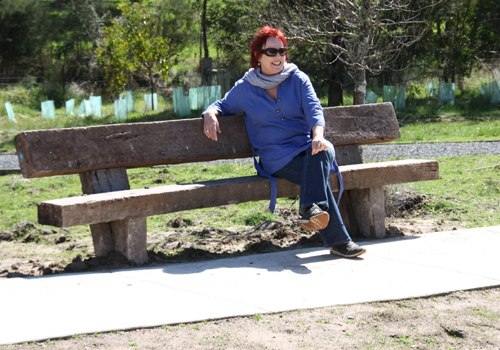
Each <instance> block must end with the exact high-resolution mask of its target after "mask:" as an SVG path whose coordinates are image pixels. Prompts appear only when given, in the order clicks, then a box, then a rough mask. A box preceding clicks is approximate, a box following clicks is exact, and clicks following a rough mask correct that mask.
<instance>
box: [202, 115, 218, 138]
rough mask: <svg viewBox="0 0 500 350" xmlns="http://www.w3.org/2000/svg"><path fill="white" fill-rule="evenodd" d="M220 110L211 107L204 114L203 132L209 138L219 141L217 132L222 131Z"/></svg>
mask: <svg viewBox="0 0 500 350" xmlns="http://www.w3.org/2000/svg"><path fill="white" fill-rule="evenodd" d="M219 114H220V112H219V111H218V110H216V109H209V110H208V111H206V112H205V113H204V114H203V132H204V133H205V136H206V137H208V138H209V139H212V140H214V141H217V134H218V133H219V134H220V133H221V130H220V128H219V121H218V120H217V116H218V115H219Z"/></svg>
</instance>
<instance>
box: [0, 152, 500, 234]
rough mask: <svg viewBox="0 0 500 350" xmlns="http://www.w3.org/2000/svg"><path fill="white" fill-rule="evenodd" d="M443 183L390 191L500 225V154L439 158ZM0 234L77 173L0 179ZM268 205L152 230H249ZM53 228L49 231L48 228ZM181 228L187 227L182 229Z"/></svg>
mask: <svg viewBox="0 0 500 350" xmlns="http://www.w3.org/2000/svg"><path fill="white" fill-rule="evenodd" d="M438 160H439V166H440V179H439V180H435V181H426V182H415V183H410V184H404V185H395V186H390V187H389V193H390V194H394V193H397V192H401V191H412V192H415V193H418V194H425V195H427V196H429V197H430V198H431V200H430V201H429V202H428V203H427V204H426V205H425V206H424V210H423V212H422V213H421V215H432V217H433V220H435V221H439V220H444V221H453V222H457V225H461V226H463V227H468V228H473V227H483V226H494V225H500V215H499V213H498V208H499V207H500V166H499V164H500V156H463V157H444V158H439V159H438ZM253 174H255V170H254V169H253V165H252V164H250V163H247V164H241V165H238V164H232V163H229V164H220V165H203V166H199V165H197V166H168V167H158V168H141V169H131V170H129V178H130V184H131V188H141V187H153V186H158V185H167V184H176V183H189V182H195V181H205V180H212V179H219V178H226V177H228V176H234V177H236V176H247V175H253ZM0 189H1V190H0V231H2V230H12V229H13V227H15V226H16V225H17V224H18V223H20V222H22V221H31V222H35V223H36V222H37V204H39V203H40V202H41V201H43V200H50V199H56V198H64V197H72V196H78V195H80V194H81V187H80V181H79V177H78V176H77V175H66V176H57V177H51V178H35V179H25V178H23V177H22V175H20V174H10V175H4V176H0ZM296 200H297V199H296V198H280V199H278V207H289V206H294V207H296V206H297V203H296ZM268 205H269V202H268V201H258V202H248V203H241V204H236V205H227V206H224V207H215V208H206V209H197V210H190V211H185V212H180V213H170V214H166V215H158V216H152V217H149V218H148V232H153V231H159V230H168V229H172V226H174V227H175V225H174V224H173V223H174V222H175V221H176V220H177V221H178V219H179V218H181V219H182V221H183V222H187V223H188V224H191V225H193V226H203V227H207V226H211V227H214V228H221V229H224V228H229V227H232V228H235V229H242V230H244V229H246V228H248V226H254V225H256V224H258V223H260V222H262V221H264V220H272V221H279V220H280V218H279V217H277V216H276V215H275V214H271V213H270V212H269V211H268V210H267V207H268ZM47 228H49V227H47ZM181 229H182V228H181ZM71 233H72V234H75V235H85V234H89V229H88V227H87V226H78V227H74V228H71Z"/></svg>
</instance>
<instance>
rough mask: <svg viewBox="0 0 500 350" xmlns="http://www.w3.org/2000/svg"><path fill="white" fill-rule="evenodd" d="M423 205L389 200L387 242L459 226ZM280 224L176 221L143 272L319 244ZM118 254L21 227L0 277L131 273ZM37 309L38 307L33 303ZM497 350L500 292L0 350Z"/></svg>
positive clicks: (288, 215) (2, 249) (152, 239)
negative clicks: (96, 253)
mask: <svg viewBox="0 0 500 350" xmlns="http://www.w3.org/2000/svg"><path fill="white" fill-rule="evenodd" d="M428 200H429V198H427V197H425V196H417V195H415V194H412V193H400V194H398V195H392V196H388V200H387V203H386V212H387V214H388V218H387V220H386V223H387V225H386V228H387V234H388V236H389V237H390V236H403V235H417V234H425V233H429V232H437V231H445V230H446V231H448V230H453V229H458V228H461V227H460V226H457V225H456V224H458V223H457V222H453V221H447V220H445V219H443V217H436V216H434V215H433V214H432V213H429V212H426V211H425V203H426V202H427V201H428ZM279 214H280V218H281V220H280V221H279V222H271V221H264V222H261V223H260V224H258V225H256V226H253V227H247V228H245V229H244V230H241V229H240V230H231V229H220V228H214V227H198V226H196V223H193V222H191V221H189V220H186V219H184V218H182V217H181V216H179V217H178V218H176V219H174V220H172V221H170V222H169V223H168V225H167V226H168V227H169V228H170V229H169V230H167V231H156V232H151V233H149V234H148V258H149V265H150V266H155V265H160V264H169V263H180V262H186V261H195V260H207V259H218V258H227V257H235V256H242V255H249V254H259V253H267V252H275V251H281V250H285V249H295V248H302V247H311V246H321V245H322V241H321V237H320V235H319V233H317V232H312V233H311V232H305V231H303V230H301V229H299V227H298V226H297V225H296V224H295V221H296V220H295V219H296V218H297V213H296V210H293V209H290V208H282V209H279ZM130 266H131V265H130V264H129V263H128V261H127V260H126V259H124V257H123V256H121V255H120V254H112V255H111V256H109V257H106V258H97V257H95V256H94V255H93V248H92V242H91V239H90V237H89V235H88V234H77V233H75V232H74V231H72V230H56V229H42V228H40V227H37V226H36V225H35V224H33V223H29V222H23V223H20V224H19V225H17V226H16V227H15V228H13V229H12V230H10V231H4V232H1V233H0V278H2V277H3V278H6V277H16V276H39V275H49V274H56V273H71V272H83V271H102V270H109V269H115V268H123V267H130ZM41 302H43V301H41ZM39 348H48V349H167V348H168V349H188V348H189V349H450V348H451V349H499V348H500V288H493V289H487V290H479V291H466V292H464V291H462V292H456V293H451V294H449V295H444V296H437V297H431V298H419V299H411V300H402V301H394V302H383V303H368V304H356V305H345V306H335V307H326V308H320V309H313V310H298V311H293V312H284V313H277V314H263V315H261V314H257V315H253V316H251V317H235V318H228V319H222V320H207V321H205V322H198V323H191V324H180V325H170V326H163V327H156V328H150V329H138V330H130V331H115V332H108V333H103V334H92V335H75V336H73V337H70V338H66V339H57V340H49V341H44V342H36V343H32V344H19V345H7V346H0V349H2V350H3V349H39Z"/></svg>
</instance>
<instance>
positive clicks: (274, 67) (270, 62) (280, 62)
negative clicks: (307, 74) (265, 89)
mask: <svg viewBox="0 0 500 350" xmlns="http://www.w3.org/2000/svg"><path fill="white" fill-rule="evenodd" d="M284 47H285V46H284V45H283V43H282V42H281V40H280V39H278V38H276V37H272V38H268V39H267V40H266V42H265V44H264V47H262V50H264V49H281V48H284ZM285 61H286V55H284V56H281V55H280V54H279V53H278V54H277V55H276V56H274V57H269V56H266V55H265V54H261V56H260V58H259V63H260V71H261V72H262V74H265V75H275V74H278V73H279V72H281V71H282V70H283V67H284V66H285Z"/></svg>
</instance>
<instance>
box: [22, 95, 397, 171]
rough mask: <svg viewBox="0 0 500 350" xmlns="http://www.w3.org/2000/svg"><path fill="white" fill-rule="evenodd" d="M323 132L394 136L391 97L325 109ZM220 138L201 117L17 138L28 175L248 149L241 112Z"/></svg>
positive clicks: (360, 138) (351, 139)
mask: <svg viewBox="0 0 500 350" xmlns="http://www.w3.org/2000/svg"><path fill="white" fill-rule="evenodd" d="M324 113H325V120H326V138H327V139H328V140H329V141H330V142H332V143H333V144H334V145H335V146H340V145H362V144H370V143H377V142H390V141H393V140H396V139H398V138H399V137H400V136H401V135H400V132H399V126H398V121H397V119H396V114H395V112H394V108H393V107H392V104H391V103H380V104H372V105H360V106H346V107H328V108H325V109H324ZM219 123H220V127H221V130H222V134H220V136H219V140H218V142H213V141H212V140H209V139H208V138H207V137H205V136H204V135H203V120H202V119H201V118H196V119H183V120H173V121H163V122H148V123H130V124H114V125H102V126H90V127H77V128H65V129H49V130H35V131H25V132H21V133H20V134H19V135H17V136H16V138H15V143H16V148H17V154H18V158H19V163H20V166H21V171H22V173H23V175H24V176H25V177H27V178H34V177H44V176H54V175H64V174H79V173H84V172H87V171H90V170H98V169H111V168H137V167H147V166H153V165H166V164H180V163H190V162H201V161H210V160H215V159H235V158H246V157H250V156H251V155H252V151H251V147H250V143H249V141H248V137H247V134H246V130H245V125H244V121H243V117H242V116H221V117H219Z"/></svg>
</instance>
